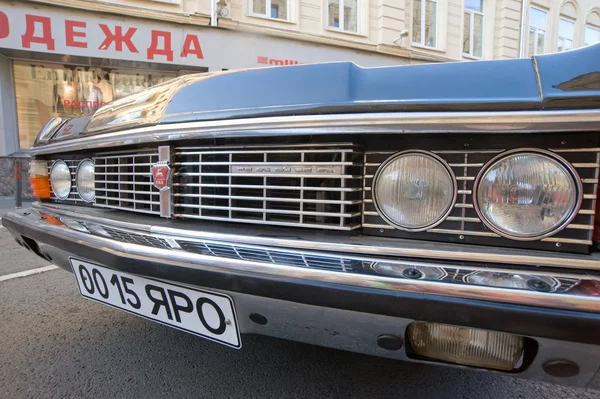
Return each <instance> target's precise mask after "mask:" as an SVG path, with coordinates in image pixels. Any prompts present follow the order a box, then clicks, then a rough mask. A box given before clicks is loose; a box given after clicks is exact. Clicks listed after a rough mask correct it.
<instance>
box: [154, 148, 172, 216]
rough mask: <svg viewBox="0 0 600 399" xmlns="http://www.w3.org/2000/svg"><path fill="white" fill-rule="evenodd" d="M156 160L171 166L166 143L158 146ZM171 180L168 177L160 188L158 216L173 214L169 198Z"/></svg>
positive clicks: (169, 149)
mask: <svg viewBox="0 0 600 399" xmlns="http://www.w3.org/2000/svg"><path fill="white" fill-rule="evenodd" d="M158 162H159V163H161V164H166V165H167V166H169V168H170V167H171V166H170V165H171V147H169V146H168V145H164V146H160V147H158ZM171 186H172V180H171V178H170V177H169V180H168V181H167V185H166V186H165V187H163V188H162V189H161V190H160V193H159V195H160V216H162V217H165V218H169V217H171V216H172V215H173V202H172V200H171V198H172V197H173V193H172V190H171Z"/></svg>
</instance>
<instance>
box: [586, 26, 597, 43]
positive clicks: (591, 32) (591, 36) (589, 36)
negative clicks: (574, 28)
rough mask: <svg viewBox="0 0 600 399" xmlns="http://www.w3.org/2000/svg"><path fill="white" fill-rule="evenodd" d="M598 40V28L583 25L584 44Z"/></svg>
mask: <svg viewBox="0 0 600 399" xmlns="http://www.w3.org/2000/svg"><path fill="white" fill-rule="evenodd" d="M598 42H600V28H596V27H594V26H591V25H588V26H586V27H585V38H584V41H583V43H584V45H586V46H589V45H590V44H594V43H598Z"/></svg>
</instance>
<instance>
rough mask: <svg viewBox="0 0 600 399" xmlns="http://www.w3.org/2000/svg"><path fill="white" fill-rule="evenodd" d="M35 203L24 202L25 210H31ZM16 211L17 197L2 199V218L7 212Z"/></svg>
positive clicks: (0, 205)
mask: <svg viewBox="0 0 600 399" xmlns="http://www.w3.org/2000/svg"><path fill="white" fill-rule="evenodd" d="M32 203H33V201H31V200H23V205H22V207H23V208H29V207H30V206H31V204H32ZM13 209H15V197H0V218H2V215H4V214H5V213H6V212H9V211H12V210H13Z"/></svg>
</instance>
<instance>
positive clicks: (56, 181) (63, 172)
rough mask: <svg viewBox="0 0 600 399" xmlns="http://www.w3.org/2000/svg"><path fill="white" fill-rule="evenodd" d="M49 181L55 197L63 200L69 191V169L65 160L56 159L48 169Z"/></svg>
mask: <svg viewBox="0 0 600 399" xmlns="http://www.w3.org/2000/svg"><path fill="white" fill-rule="evenodd" d="M50 183H51V187H52V192H54V195H55V196H56V198H58V199H61V200H64V199H67V198H68V197H69V193H70V192H71V183H72V181H71V171H70V170H69V166H68V165H67V164H66V163H65V161H56V162H54V164H53V165H52V170H51V171H50Z"/></svg>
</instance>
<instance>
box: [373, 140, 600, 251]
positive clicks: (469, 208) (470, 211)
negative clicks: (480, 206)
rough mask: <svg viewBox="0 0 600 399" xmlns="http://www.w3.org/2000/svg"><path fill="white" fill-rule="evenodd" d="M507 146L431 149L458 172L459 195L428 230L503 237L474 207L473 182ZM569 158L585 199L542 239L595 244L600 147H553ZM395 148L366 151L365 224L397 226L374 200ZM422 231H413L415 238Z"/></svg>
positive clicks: (377, 227)
mask: <svg viewBox="0 0 600 399" xmlns="http://www.w3.org/2000/svg"><path fill="white" fill-rule="evenodd" d="M502 151H504V150H501V149H498V150H473V151H465V150H458V151H452V150H447V151H432V152H433V153H435V154H437V155H438V156H440V157H441V158H443V159H444V160H445V161H446V162H447V163H448V164H449V165H450V167H451V168H452V170H453V171H454V174H455V176H456V182H455V183H456V186H457V188H458V197H457V200H456V204H455V206H454V209H453V210H452V212H451V213H450V215H449V216H448V217H447V218H446V220H445V221H444V222H442V223H441V224H439V225H438V226H436V227H435V228H433V229H430V230H428V232H429V233H436V234H444V235H454V236H457V237H458V238H459V239H462V238H463V237H464V236H479V237H489V238H498V239H503V238H501V237H500V236H499V235H498V234H496V233H494V232H492V231H490V230H489V229H488V228H487V227H486V226H485V225H484V224H483V222H482V221H481V219H480V218H479V216H478V215H477V212H476V211H475V209H474V205H473V204H474V203H473V185H474V183H475V179H476V177H477V174H478V173H479V171H480V170H481V168H482V167H483V166H484V165H485V164H486V163H487V162H488V161H489V160H490V159H492V158H493V157H494V156H496V155H497V154H499V153H500V152H502ZM550 151H553V152H555V153H557V154H559V155H560V156H562V157H563V158H565V159H566V160H567V161H569V162H570V163H571V164H572V165H573V167H574V168H575V169H576V170H577V173H578V174H579V176H580V177H581V180H582V184H583V203H582V206H581V209H580V211H579V214H578V215H577V217H576V218H575V219H574V220H573V221H572V222H571V223H570V224H569V225H567V226H566V228H565V229H564V230H562V231H560V232H558V233H557V234H555V235H554V236H552V237H548V238H544V239H542V240H541V241H543V242H550V243H555V244H557V245H561V244H583V245H591V244H592V232H593V229H594V214H595V208H596V194H595V193H596V190H597V186H598V171H599V166H600V152H599V151H600V148H577V149H550ZM394 153H395V151H372V152H365V158H364V182H363V184H364V194H363V219H362V222H363V227H364V228H367V229H369V228H372V229H379V230H380V231H381V230H383V231H385V230H394V228H393V227H392V226H390V225H389V224H387V223H386V222H385V221H384V220H383V219H382V218H381V217H380V216H379V213H378V212H377V210H376V208H375V205H374V204H373V197H372V192H371V185H372V182H373V175H374V174H375V172H376V171H377V168H378V167H379V165H380V164H381V163H382V162H383V161H385V160H386V159H387V158H389V157H390V156H391V155H393V154H394ZM418 234H419V233H414V234H413V235H412V237H413V238H415V237H417V236H418Z"/></svg>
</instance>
